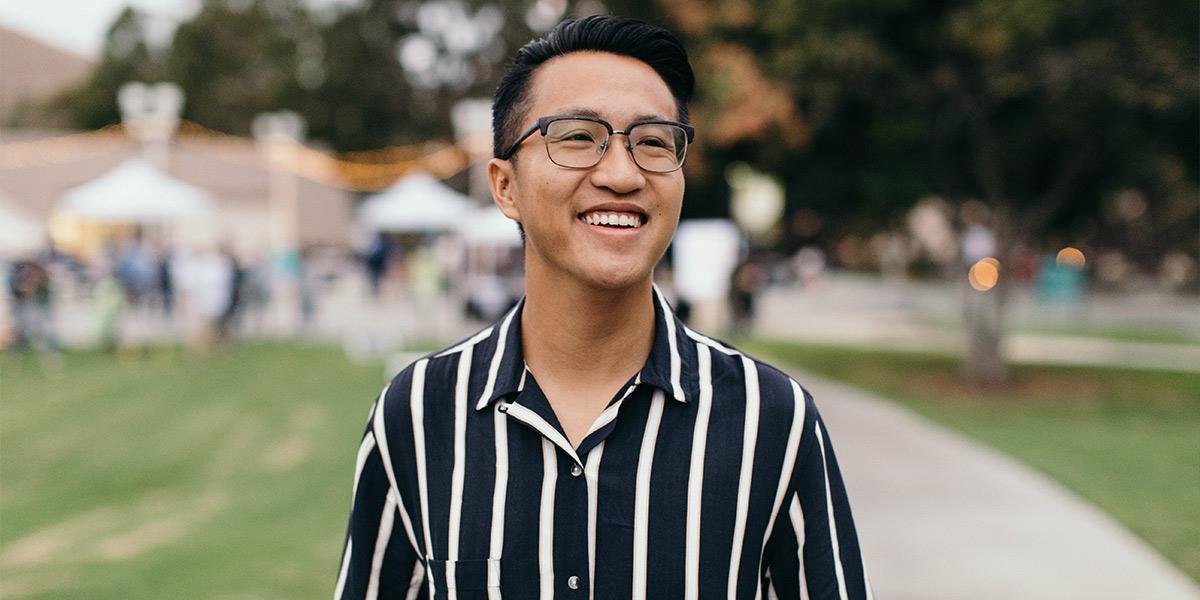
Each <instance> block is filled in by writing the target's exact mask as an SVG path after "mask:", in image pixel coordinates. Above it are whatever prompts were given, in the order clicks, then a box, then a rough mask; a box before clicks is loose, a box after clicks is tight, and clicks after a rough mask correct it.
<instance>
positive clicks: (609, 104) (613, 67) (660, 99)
mask: <svg viewBox="0 0 1200 600" xmlns="http://www.w3.org/2000/svg"><path fill="white" fill-rule="evenodd" d="M528 98H529V102H530V104H529V107H530V108H529V114H528V115H527V119H526V120H528V121H532V120H533V119H537V118H538V117H544V116H549V115H559V114H569V113H572V112H574V111H578V110H581V109H582V110H587V111H589V112H594V113H596V114H598V115H600V116H601V117H602V118H605V119H607V120H609V121H611V122H612V123H613V125H614V126H618V127H621V126H623V125H624V123H625V121H629V120H635V119H641V118H647V117H654V118H660V119H677V118H678V117H679V115H678V112H677V110H676V107H675V98H674V96H672V95H671V90H670V88H668V87H667V83H666V82H665V81H663V79H662V77H659V75H658V73H656V72H655V71H654V69H652V68H651V67H650V65H647V64H646V63H644V62H642V61H640V60H637V59H636V58H631V57H628V56H622V55H618V54H612V53H608V52H572V53H570V54H566V55H563V56H556V57H554V58H552V59H550V60H548V61H546V62H544V63H542V65H541V66H540V67H538V68H537V70H536V71H534V74H533V77H532V78H531V81H530V87H529V96H528Z"/></svg>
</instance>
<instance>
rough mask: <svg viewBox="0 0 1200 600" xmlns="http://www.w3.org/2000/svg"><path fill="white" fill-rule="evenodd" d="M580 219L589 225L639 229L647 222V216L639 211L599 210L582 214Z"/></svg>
mask: <svg viewBox="0 0 1200 600" xmlns="http://www.w3.org/2000/svg"><path fill="white" fill-rule="evenodd" d="M579 220H580V221H583V222H584V223H587V224H588V225H600V226H603V227H616V228H622V227H624V228H629V229H637V228H639V227H641V226H642V223H644V222H646V217H645V216H644V215H641V214H638V213H629V212H615V211H599V210H598V211H591V212H586V213H583V214H580V215H579Z"/></svg>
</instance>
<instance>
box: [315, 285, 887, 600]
mask: <svg viewBox="0 0 1200 600" xmlns="http://www.w3.org/2000/svg"><path fill="white" fill-rule="evenodd" d="M654 295H655V331H654V344H653V348H652V350H651V352H650V356H649V357H648V358H647V360H646V364H645V366H644V367H643V368H642V370H641V372H639V373H638V374H637V375H636V376H635V377H633V378H631V379H630V380H629V381H628V382H627V384H626V385H625V386H624V388H623V391H621V392H620V393H619V394H617V396H616V397H614V398H613V399H612V401H611V402H610V403H609V404H608V407H607V408H606V409H605V410H604V412H603V413H602V414H601V415H600V417H599V418H598V419H597V420H596V422H595V423H594V424H593V425H592V427H591V429H590V431H589V432H588V433H587V435H586V436H585V437H584V439H583V441H582V443H581V444H580V445H579V447H578V448H574V447H572V446H571V444H570V442H568V440H567V436H566V435H565V434H564V432H563V429H562V427H561V426H560V425H559V423H558V420H557V419H556V418H555V415H554V410H553V409H552V408H551V406H550V403H549V402H548V401H547V399H546V397H545V395H544V394H543V393H542V392H541V390H540V389H539V388H538V384H537V381H536V380H535V379H534V377H533V375H532V373H530V372H529V371H528V369H527V368H526V366H525V362H524V360H523V358H522V354H521V332H520V322H521V317H520V313H521V307H522V305H523V303H519V304H518V305H517V306H516V307H515V308H513V310H512V311H510V312H509V313H508V314H507V315H506V316H505V317H504V318H503V319H502V320H501V321H499V322H498V323H497V324H495V325H493V326H492V327H489V328H487V329H484V330H483V331H481V332H479V333H478V334H477V335H475V336H473V337H471V338H469V339H467V340H466V341H464V342H462V343H460V344H458V345H456V346H454V347H452V348H450V349H448V350H445V351H443V352H440V353H437V354H434V355H430V356H428V357H426V358H423V359H421V360H419V361H417V362H416V363H414V364H412V365H411V366H409V367H407V368H406V369H404V370H403V371H402V372H401V373H400V374H398V375H396V377H395V378H394V379H393V380H392V381H391V383H390V384H389V385H388V386H387V388H385V389H384V391H383V393H382V394H380V396H379V399H378V400H377V401H376V403H375V405H374V407H373V408H372V411H371V417H370V420H369V424H368V426H367V430H366V433H365V435H364V437H363V441H362V445H361V446H360V447H359V451H358V459H357V463H356V465H355V474H354V492H353V500H352V510H351V513H350V524H349V528H348V531H347V535H346V541H345V548H344V551H343V556H342V562H341V569H340V571H339V573H338V577H337V584H336V591H335V594H334V597H335V598H336V599H349V598H353V599H356V600H357V599H363V598H450V599H455V598H458V599H466V598H491V599H494V598H500V597H501V596H504V597H506V598H520V599H525V598H541V599H549V598H580V599H589V600H592V599H595V598H636V599H641V598H654V599H658V598H680V597H682V598H762V597H764V596H765V597H767V598H776V597H778V598H843V599H848V598H869V597H870V587H869V584H868V583H867V579H866V575H865V573H864V569H863V564H862V558H861V555H860V552H859V545H858V540H857V537H856V534H855V530H854V522H853V520H852V518H851V516H850V505H849V503H848V501H847V498H846V491H845V488H844V487H843V485H842V478H841V475H840V473H839V471H838V466H837V461H836V460H835V459H834V456H833V448H832V446H831V445H830V441H829V435H828V432H827V431H826V430H825V427H824V425H823V423H822V421H821V418H820V416H819V415H818V414H817V410H816V408H815V406H814V405H813V401H812V398H811V396H809V395H808V393H807V392H805V391H804V390H803V389H802V388H801V387H800V386H799V385H797V384H796V382H795V381H793V380H791V379H790V378H789V377H788V376H787V375H785V374H783V373H782V372H780V371H778V370H776V369H774V368H772V367H770V366H768V365H765V364H763V363H761V362H758V361H756V360H754V359H752V358H750V357H748V356H745V355H744V354H741V353H740V352H738V351H737V350H734V349H732V348H730V347H728V346H726V345H724V344H721V343H719V342H716V341H713V340H711V339H709V338H707V337H705V336H703V335H700V334H698V333H696V332H694V331H691V330H690V329H688V328H687V327H685V326H684V325H683V323H682V322H681V321H679V320H678V319H677V318H676V317H675V315H674V313H673V312H672V311H671V309H670V307H669V305H668V304H667V302H666V300H664V299H663V297H662V295H661V293H660V292H659V291H658V290H657V289H656V290H655V292H654Z"/></svg>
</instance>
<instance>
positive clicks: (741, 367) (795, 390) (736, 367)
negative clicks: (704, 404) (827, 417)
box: [693, 332, 812, 412]
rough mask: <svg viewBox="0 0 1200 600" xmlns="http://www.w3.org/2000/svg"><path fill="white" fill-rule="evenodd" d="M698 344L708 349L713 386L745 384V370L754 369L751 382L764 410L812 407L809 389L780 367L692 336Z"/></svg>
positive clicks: (726, 346)
mask: <svg viewBox="0 0 1200 600" xmlns="http://www.w3.org/2000/svg"><path fill="white" fill-rule="evenodd" d="M693 334H694V332H693ZM694 337H695V338H696V339H697V341H698V342H699V343H700V344H702V345H704V346H707V347H708V348H709V354H710V356H711V364H712V381H713V384H714V385H718V386H719V385H720V384H721V383H722V382H723V383H724V384H725V385H746V383H747V381H746V380H747V375H748V368H750V369H753V371H754V373H753V383H752V385H754V386H755V387H757V388H758V392H759V400H760V403H761V406H762V409H763V410H772V409H774V408H779V409H783V410H786V411H788V412H790V411H791V410H793V408H794V402H795V401H797V400H799V401H803V402H805V403H806V404H812V396H811V395H809V393H808V390H806V389H805V388H804V386H802V385H801V384H800V383H798V382H797V381H796V379H794V378H793V377H792V376H791V375H789V374H788V373H787V372H786V371H784V370H783V369H782V368H779V367H777V366H775V365H774V364H772V363H769V362H767V361H766V360H764V359H762V358H759V357H757V356H753V355H751V354H750V353H748V352H746V351H744V350H742V349H741V348H738V347H737V346H735V345H733V344H730V343H728V342H725V341H721V340H717V339H715V338H710V337H707V336H704V335H702V334H694Z"/></svg>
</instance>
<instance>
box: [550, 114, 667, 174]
mask: <svg viewBox="0 0 1200 600" xmlns="http://www.w3.org/2000/svg"><path fill="white" fill-rule="evenodd" d="M608 137H609V136H608V129H607V128H605V127H604V124H603V123H597V122H595V121H588V120H585V119H559V120H557V121H553V122H551V123H550V125H548V126H547V128H546V138H545V141H546V150H547V151H548V152H549V154H550V160H552V161H554V163H555V164H557V165H559V166H562V167H569V168H576V169H582V168H587V167H592V166H594V165H596V164H597V163H599V162H600V159H601V158H603V156H604V152H605V150H607V148H608V144H609V139H608ZM629 146H630V147H631V148H632V149H633V161H634V162H635V163H637V165H638V166H639V167H641V168H643V169H645V170H647V171H653V172H656V173H665V172H669V171H674V170H675V169H678V168H679V167H680V166H681V165H683V158H684V155H685V154H686V153H687V132H685V131H684V130H683V128H682V127H678V126H676V125H667V124H661V123H641V124H638V125H634V126H633V127H631V128H630V130H629Z"/></svg>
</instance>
